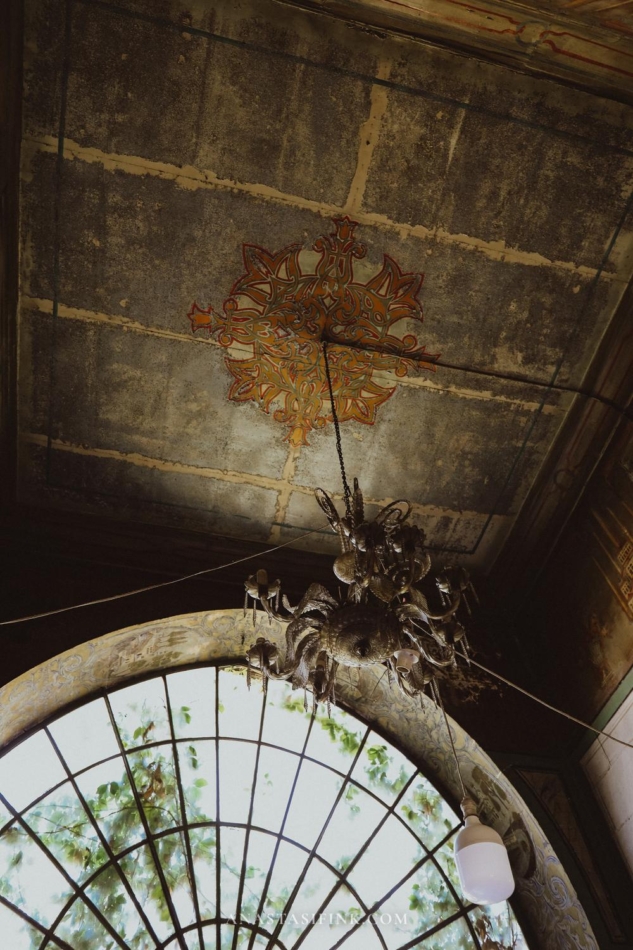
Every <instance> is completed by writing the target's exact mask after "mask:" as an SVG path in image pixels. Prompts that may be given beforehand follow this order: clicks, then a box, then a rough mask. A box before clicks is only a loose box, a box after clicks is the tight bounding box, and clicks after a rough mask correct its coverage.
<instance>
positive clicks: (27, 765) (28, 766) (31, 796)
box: [0, 731, 66, 811]
mask: <svg viewBox="0 0 633 950" xmlns="http://www.w3.org/2000/svg"><path fill="white" fill-rule="evenodd" d="M65 779H66V773H65V772H64V769H63V768H62V765H61V762H60V761H59V759H58V757H57V755H56V754H55V750H54V749H53V747H52V745H51V744H50V742H49V740H48V736H47V735H46V733H45V732H43V731H40V732H36V733H35V735H33V736H31V737H30V738H29V739H25V740H24V742H20V744H19V745H17V746H16V747H15V748H14V749H12V750H11V751H10V752H6V753H5V754H4V755H3V756H2V757H1V758H0V792H1V793H2V795H4V797H5V798H6V799H7V801H8V802H9V804H10V805H12V806H13V808H15V809H16V810H17V811H22V809H23V808H26V806H27V805H30V804H31V802H34V801H36V800H37V799H38V798H39V797H40V796H41V795H43V794H44V792H46V791H48V790H49V789H50V788H53V786H55V785H59V784H60V783H61V782H63V781H64V780H65Z"/></svg>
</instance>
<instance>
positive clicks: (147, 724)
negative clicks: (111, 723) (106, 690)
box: [109, 677, 170, 748]
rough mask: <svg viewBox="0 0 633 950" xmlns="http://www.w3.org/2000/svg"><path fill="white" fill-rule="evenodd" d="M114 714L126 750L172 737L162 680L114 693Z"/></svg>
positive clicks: (157, 679) (147, 682) (112, 703)
mask: <svg viewBox="0 0 633 950" xmlns="http://www.w3.org/2000/svg"><path fill="white" fill-rule="evenodd" d="M109 698H110V705H111V707H112V713H113V715H114V719H115V722H116V725H117V728H118V730H119V735H120V736H121V741H122V742H123V745H124V746H125V747H126V748H135V747H136V746H140V745H146V743H148V742H160V741H161V740H165V739H169V738H170V729H169V720H168V717H167V700H166V698H165V686H164V683H163V680H162V677H157V678H156V679H153V680H145V681H144V682H142V683H136V684H135V685H134V686H127V687H126V688H125V689H119V690H117V691H116V692H114V693H111V694H110V697H109Z"/></svg>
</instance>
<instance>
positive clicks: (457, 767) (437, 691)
mask: <svg viewBox="0 0 633 950" xmlns="http://www.w3.org/2000/svg"><path fill="white" fill-rule="evenodd" d="M435 692H436V694H437V698H438V699H439V701H440V709H441V710H442V715H443V716H444V722H445V723H446V730H447V732H448V738H449V739H450V740H451V749H452V750H453V758H454V759H455V768H456V769H457V777H458V778H459V784H460V785H461V788H462V799H464V798H467V796H468V792H467V791H466V786H465V785H464V778H463V776H462V770H461V768H460V765H459V759H458V758H457V751H456V749H455V742H454V741H453V733H452V732H451V727H450V725H449V722H448V716H447V715H446V710H445V709H444V703H443V702H442V694H441V693H440V691H439V689H438V688H437V684H436V685H435Z"/></svg>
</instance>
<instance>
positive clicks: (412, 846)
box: [349, 818, 424, 904]
mask: <svg viewBox="0 0 633 950" xmlns="http://www.w3.org/2000/svg"><path fill="white" fill-rule="evenodd" d="M423 857H424V852H423V850H422V848H421V846H420V844H419V842H418V841H416V839H415V838H414V837H413V836H412V835H411V834H409V832H408V831H407V829H406V828H405V827H404V826H403V825H402V824H401V823H400V822H399V821H397V820H396V819H395V818H388V819H387V821H386V822H385V824H384V825H383V826H382V828H381V829H380V831H378V832H377V834H376V836H375V837H374V838H373V839H372V841H371V843H370V845H369V847H368V848H367V850H366V851H365V852H364V853H363V854H362V855H361V857H360V859H359V861H358V863H357V864H356V865H355V866H354V867H353V868H352V870H351V872H350V875H349V879H350V881H351V883H352V884H353V885H354V887H355V888H356V889H357V890H358V892H359V894H360V895H361V897H362V898H363V900H364V901H365V902H366V903H367V904H373V903H374V902H375V901H377V900H380V898H382V897H384V895H385V894H386V893H387V892H388V891H389V890H390V889H391V888H392V887H394V886H395V885H396V884H397V883H398V882H399V881H400V880H401V879H402V878H403V877H405V876H406V875H407V874H409V872H410V871H411V870H412V869H413V867H414V866H415V865H416V864H417V862H418V861H420V860H421V858H423Z"/></svg>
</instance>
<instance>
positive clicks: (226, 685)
mask: <svg viewBox="0 0 633 950" xmlns="http://www.w3.org/2000/svg"><path fill="white" fill-rule="evenodd" d="M216 677H217V679H218V681H219V688H218V689H216ZM167 700H169V702H168V701H167ZM109 705H110V708H111V710H112V716H111V715H110V710H109V708H108V706H109ZM262 717H263V718H262ZM113 721H114V725H113ZM216 723H217V724H218V725H219V729H216ZM47 728H48V729H49V730H50V736H51V737H52V741H53V744H52V743H51V742H50V741H49V739H48V737H47V735H46V731H45V730H41V731H40V732H37V733H35V734H34V735H33V736H31V737H30V738H29V739H28V740H26V741H25V742H22V743H20V744H18V745H16V746H15V748H14V749H12V750H10V751H8V752H7V753H5V754H4V755H0V793H2V794H3V795H5V796H6V798H7V799H8V801H9V803H10V805H11V806H12V807H13V808H15V809H16V810H18V811H19V812H21V815H22V817H21V818H20V819H16V818H15V817H14V816H13V813H12V811H11V808H10V807H7V806H3V805H2V804H1V803H0V896H2V897H3V898H5V899H6V900H7V901H9V902H10V903H11V906H12V907H15V908H20V909H21V910H22V911H23V912H24V913H25V914H26V915H28V917H29V919H28V920H23V919H21V918H20V917H19V916H18V914H17V913H15V912H14V911H13V910H11V908H10V907H6V906H5V905H4V904H0V944H1V945H2V946H4V943H5V942H6V941H7V940H8V941H9V944H8V945H9V946H10V948H11V950H40V945H41V944H42V942H43V941H44V942H45V944H46V947H47V948H50V950H54V948H56V947H57V948H59V947H64V948H66V950H68V947H70V948H71V950H96V948H98V950H110V948H117V950H127V948H129V950H157V948H158V947H159V946H163V947H166V948H170V950H183V948H186V950H211V948H212V950H260V948H261V950H272V947H277V948H279V950H293V948H295V947H297V948H299V947H301V948H305V950H331V948H332V947H333V946H334V945H335V944H336V943H337V942H338V941H342V943H341V947H342V948H345V950H385V947H386V950H399V948H401V947H402V946H404V945H406V944H407V943H408V942H410V941H412V940H413V941H417V943H416V946H420V947H423V948H426V950H461V948H464V950H465V948H468V950H475V947H476V941H475V939H474V938H473V933H477V935H478V937H479V943H480V944H481V946H488V945H490V946H495V947H498V948H500V950H510V948H512V950H525V943H524V940H523V937H522V935H521V933H520V930H519V929H518V925H517V924H516V921H515V919H514V917H513V916H512V913H511V910H510V909H509V907H508V906H507V905H503V906H500V907H493V908H478V909H476V910H473V909H469V908H468V907H467V906H464V905H463V904H462V902H461V898H460V891H459V887H458V879H457V873H456V868H455V861H454V855H453V844H454V832H455V830H456V828H457V827H458V820H457V818H456V816H455V813H454V812H453V811H452V809H451V808H449V806H448V805H447V804H446V803H445V802H444V801H443V799H442V798H441V796H440V795H439V793H438V792H437V790H436V789H435V788H434V787H433V786H432V785H431V783H430V782H428V781H427V780H426V779H425V778H424V777H423V776H421V775H420V774H419V773H416V770H415V767H414V765H413V764H412V763H411V762H409V761H408V760H407V759H406V758H405V757H404V756H403V755H402V754H401V753H400V752H398V751H397V750H396V749H394V748H393V747H392V746H391V745H390V743H388V742H387V741H386V740H384V739H383V738H382V737H381V736H379V735H378V734H376V733H374V732H371V731H369V730H368V729H367V728H366V726H364V725H363V724H361V723H360V722H358V721H357V720H356V719H355V718H354V717H353V716H351V715H350V714H348V713H345V712H343V711H341V710H339V709H333V710H332V716H331V718H328V716H327V714H326V711H325V710H320V711H319V714H318V716H317V717H316V718H315V717H313V716H312V712H311V710H310V711H309V712H306V711H305V709H304V698H303V695H302V694H298V693H295V692H293V691H292V690H291V689H290V687H289V686H288V684H285V683H281V682H277V683H271V684H270V689H269V692H268V695H267V696H266V697H265V696H264V695H263V694H262V692H261V690H260V689H259V688H258V685H255V686H254V688H253V689H252V690H251V691H249V690H248V688H247V684H246V678H245V676H244V674H243V672H236V671H235V670H234V669H233V668H225V669H222V670H220V671H219V673H218V672H217V671H216V670H215V669H214V668H212V667H201V668H197V669H194V670H182V671H177V672H173V673H170V674H169V675H168V676H166V677H163V676H158V677H155V678H154V679H150V680H147V681H144V682H141V683H136V684H134V685H133V686H129V687H124V688H123V689H119V690H114V691H113V692H112V693H110V694H109V695H108V697H106V698H105V699H104V698H101V697H100V698H98V699H93V700H91V701H89V702H87V703H86V704H85V706H83V707H80V708H79V709H76V710H73V711H72V712H70V713H68V714H66V715H63V716H60V717H58V719H57V720H55V721H53V722H52V723H51V724H50V726H48V727H47ZM260 731H261V737H262V745H261V746H260V745H259V740H260ZM216 732H217V733H218V735H216ZM54 746H56V747H57V748H58V749H59V754H60V755H61V757H62V760H63V761H62V760H60V757H59V756H58V754H57V752H56V750H55V747H54ZM121 747H123V748H124V749H125V750H126V752H125V758H124V757H123V755H122V754H121ZM68 772H70V774H71V776H72V778H70V777H69V774H68ZM130 775H131V776H132V778H133V784H130ZM75 783H76V784H75ZM77 790H78V791H77ZM218 794H219V798H220V809H219V813H218V807H217V800H218ZM182 803H184V814H183V807H182ZM260 829H261V830H260ZM148 839H149V840H148ZM55 861H58V862H59V865H60V866H61V867H62V868H63V869H64V874H65V875H67V876H68V878H69V880H67V879H66V877H65V876H64V874H63V873H62V872H61V871H60V869H59V868H58V867H57V866H56V864H55ZM71 882H74V884H73V883H71ZM81 887H84V888H85V891H84V892H83V893H81V892H79V888H81ZM218 898H219V900H220V906H219V908H218ZM446 920H448V921H449V923H446V924H443V921H446ZM38 926H40V927H41V928H42V932H40V931H38ZM201 932H202V938H203V946H202V947H201V945H200V933H201ZM218 934H219V941H218Z"/></svg>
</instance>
